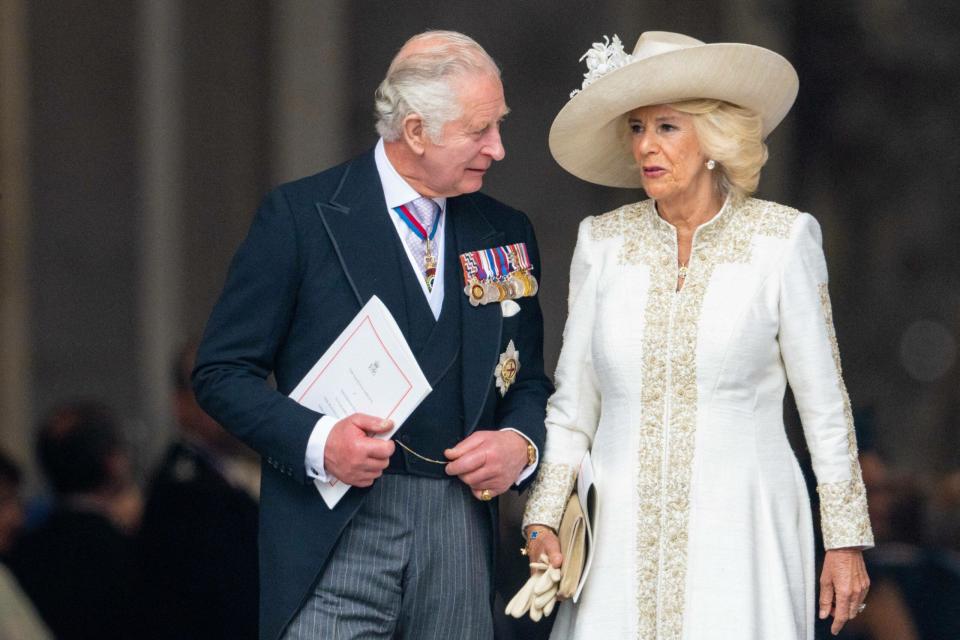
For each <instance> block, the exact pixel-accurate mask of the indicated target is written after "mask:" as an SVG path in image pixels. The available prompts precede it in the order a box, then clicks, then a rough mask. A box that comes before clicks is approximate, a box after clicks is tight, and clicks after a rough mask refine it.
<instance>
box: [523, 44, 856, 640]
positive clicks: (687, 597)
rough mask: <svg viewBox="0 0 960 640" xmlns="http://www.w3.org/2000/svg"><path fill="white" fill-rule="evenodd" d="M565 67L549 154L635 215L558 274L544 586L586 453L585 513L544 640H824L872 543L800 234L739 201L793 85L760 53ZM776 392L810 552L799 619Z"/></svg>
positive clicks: (592, 56)
mask: <svg viewBox="0 0 960 640" xmlns="http://www.w3.org/2000/svg"><path fill="white" fill-rule="evenodd" d="M584 57H585V58H586V59H587V66H588V72H587V73H586V74H585V80H584V82H583V87H582V89H581V90H579V91H575V92H574V94H572V97H571V100H570V101H569V102H568V103H567V105H566V106H565V107H564V108H563V109H562V110H561V111H560V113H559V114H558V115H557V118H556V120H555V121H554V123H553V127H552V129H551V131H550V149H551V152H552V153H553V156H554V157H555V158H556V160H557V162H559V163H560V165H561V166H563V167H564V168H565V169H566V170H567V171H569V172H570V173H572V174H574V175H575V176H578V177H580V178H582V179H584V180H587V181H589V182H594V183H597V184H602V185H609V186H617V187H634V188H635V187H643V189H644V191H646V193H647V195H648V196H649V197H650V199H649V200H645V201H643V202H638V203H636V204H630V205H626V206H624V207H621V208H619V209H617V210H615V211H611V212H609V213H606V214H603V215H599V216H592V217H588V218H587V219H586V220H584V221H583V222H582V223H581V225H580V230H579V235H578V238H577V247H576V250H575V252H574V256H573V263H572V266H571V270H570V297H569V316H568V318H567V324H566V329H565V331H564V342H563V350H562V352H561V355H560V360H559V363H558V365H557V372H556V383H557V391H556V393H555V394H554V396H553V397H552V398H551V399H550V403H549V405H548V411H547V434H548V435H547V443H546V448H545V451H544V454H543V457H542V463H541V465H540V470H539V477H538V480H537V483H536V484H535V485H534V488H533V490H532V491H531V495H530V499H529V502H528V504H527V508H526V513H525V517H524V529H525V533H526V534H527V536H528V551H529V553H530V555H531V556H532V557H534V558H539V557H540V555H541V554H542V553H545V554H547V555H548V556H549V558H550V561H551V563H552V564H554V565H555V566H558V565H559V562H560V559H561V555H560V553H559V546H558V542H557V538H556V536H555V535H554V531H555V530H556V528H557V525H558V523H559V521H560V517H561V513H562V511H563V507H564V505H565V503H566V500H567V497H568V496H569V495H570V493H571V491H572V489H573V486H574V478H575V475H576V472H577V469H578V467H579V464H580V461H581V458H582V457H583V455H584V453H585V452H586V451H588V450H589V451H590V454H591V457H592V461H593V468H594V472H595V485H596V487H597V494H598V509H597V512H596V516H595V517H596V520H595V540H594V543H595V547H594V555H593V560H592V566H591V569H590V574H589V577H588V578H587V579H586V583H585V586H584V588H583V591H582V593H581V594H580V596H579V598H578V600H577V602H576V603H572V602H566V603H564V604H563V605H562V606H561V607H560V611H559V614H558V616H559V617H558V620H557V621H556V625H555V627H554V631H553V637H554V638H608V639H613V638H617V639H619V638H642V639H654V638H656V639H673V638H676V639H680V638H688V639H705V638H716V639H723V640H730V639H736V640H745V639H756V640H791V639H794V638H800V639H807V638H813V633H814V631H813V628H814V618H815V615H817V614H819V616H820V617H821V618H825V617H826V616H828V615H832V616H833V617H834V620H833V627H832V630H833V632H834V633H837V632H838V631H839V629H840V627H842V626H843V624H844V622H845V621H846V620H848V619H849V618H852V617H853V616H855V615H856V614H857V612H858V611H859V610H861V609H862V608H863V606H864V604H863V599H864V598H865V596H866V591H867V588H868V585H869V581H868V578H867V575H866V571H865V569H864V566H863V559H862V555H861V550H862V549H865V548H868V547H870V546H872V544H873V537H872V533H871V530H870V523H869V519H868V516H867V506H866V499H865V494H864V488H863V481H862V479H861V475H860V467H859V464H858V462H857V447H856V439H855V436H854V431H853V423H852V418H851V411H850V401H849V399H848V397H847V392H846V389H845V387H844V383H843V379H842V377H841V370H840V358H839V354H838V350H837V342H836V337H835V334H834V328H833V321H832V317H831V310H830V299H829V296H828V293H827V271H826V264H825V262H824V256H823V251H822V249H821V237H820V227H819V225H818V224H817V222H816V220H814V218H813V217H812V216H810V215H809V214H806V213H801V212H799V211H796V210H794V209H791V208H789V207H786V206H783V205H780V204H776V203H773V202H765V201H762V200H757V199H754V198H751V197H750V194H751V193H753V192H754V191H755V189H756V187H757V182H758V180H759V177H760V170H761V167H762V166H763V164H764V162H765V161H766V159H767V150H766V146H765V144H764V142H763V140H764V138H765V137H766V136H767V135H768V134H769V133H770V132H771V131H772V130H773V128H774V127H776V125H777V124H779V122H780V121H781V120H782V119H783V117H784V116H785V115H786V113H787V111H788V110H789V109H790V106H791V105H792V104H793V101H794V98H795V97H796V94H797V86H798V83H797V75H796V72H795V71H794V69H793V67H792V66H791V65H790V63H789V62H787V61H786V60H785V59H784V58H782V57H781V56H779V55H778V54H776V53H774V52H772V51H769V50H767V49H763V48H760V47H755V46H751V45H746V44H732V43H726V44H704V43H703V42H700V41H699V40H695V39H693V38H689V37H687V36H682V35H679V34H673V33H664V32H648V33H644V34H643V35H642V36H640V40H639V42H638V43H637V46H636V48H635V49H634V51H633V54H632V55H628V54H626V53H625V52H624V51H623V48H622V46H621V45H620V42H619V39H617V38H616V37H614V40H613V42H609V41H606V42H604V43H598V44H595V45H594V46H593V48H592V49H591V50H590V51H588V52H587V54H586V55H585V56H584ZM788 382H789V384H790V387H791V389H792V390H793V394H794V397H795V398H796V402H797V405H798V407H799V409H800V416H801V419H802V422H803V428H804V433H805V436H806V441H807V445H808V447H809V450H810V454H811V457H812V460H813V468H814V471H815V473H816V476H817V483H818V486H817V491H818V493H819V499H820V517H821V525H822V531H823V542H824V545H825V548H826V549H827V553H826V559H825V561H824V566H823V570H822V574H821V577H820V584H821V587H822V588H821V594H822V595H821V597H820V598H819V603H818V604H816V606H815V587H814V583H815V575H814V540H813V525H812V515H811V511H810V503H809V500H808V498H807V492H806V487H805V483H804V479H803V476H802V475H801V472H800V468H799V466H798V464H797V461H796V458H795V457H794V454H793V452H792V450H791V448H790V445H789V444H788V442H787V437H786V434H785V431H784V424H783V398H784V391H785V386H786V384H787V383H788ZM534 533H535V534H536V535H534ZM531 536H532V539H531Z"/></svg>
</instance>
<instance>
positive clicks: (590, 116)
mask: <svg viewBox="0 0 960 640" xmlns="http://www.w3.org/2000/svg"><path fill="white" fill-rule="evenodd" d="M798 88H799V79H798V78H797V72H796V71H795V70H794V68H793V66H792V65H791V64H790V63H789V62H788V61H787V60H786V58H784V57H783V56H781V55H779V54H777V53H774V52H773V51H770V50H769V49H764V48H763V47H756V46H753V45H749V44H740V43H713V44H704V45H699V46H695V47H689V48H685V49H678V50H676V51H669V52H666V53H661V54H658V55H655V56H651V57H649V58H644V59H641V60H637V61H634V62H631V63H630V64H628V65H626V66H623V67H620V68H619V69H616V70H614V71H611V72H610V73H608V74H607V75H605V76H603V77H601V78H599V79H598V80H596V81H594V82H593V83H592V84H591V85H589V86H588V87H587V88H586V89H584V90H583V91H581V92H579V93H578V94H576V95H575V96H574V97H573V98H571V99H570V101H569V102H567V104H566V105H565V106H564V107H563V109H561V110H560V113H558V114H557V117H556V118H555V119H554V121H553V125H552V126H551V127H550V138H549V145H550V152H551V153H552V154H553V157H554V159H556V161H557V162H558V163H559V164H560V166H561V167H563V168H564V169H565V170H567V171H569V172H570V173H572V174H573V175H575V176H577V177H578V178H582V179H583V180H586V181H588V182H593V183H596V184H601V185H605V186H610V187H628V188H635V187H640V186H641V180H640V171H639V169H637V166H636V161H635V160H634V158H633V153H632V151H631V148H630V139H629V132H628V129H627V126H626V119H625V115H626V114H627V113H629V112H630V111H633V110H634V109H637V108H639V107H644V106H648V105H655V104H669V103H672V102H680V101H683V100H692V99H697V98H708V99H714V100H724V101H726V102H730V103H732V104H735V105H739V106H741V107H746V108H748V109H751V110H753V111H755V112H756V113H758V114H759V115H760V117H761V118H762V120H763V137H764V138H766V137H767V135H769V134H770V132H771V131H773V130H774V128H776V126H777V125H778V124H780V122H781V121H782V120H783V118H784V117H785V116H786V115H787V112H788V111H789V110H790V107H791V106H792V105H793V101H794V100H795V99H796V97H797V90H798Z"/></svg>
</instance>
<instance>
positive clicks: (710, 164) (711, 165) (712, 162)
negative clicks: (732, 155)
mask: <svg viewBox="0 0 960 640" xmlns="http://www.w3.org/2000/svg"><path fill="white" fill-rule="evenodd" d="M716 166H717V161H716V160H707V169H708V170H710V171H713V170H714V169H715V168H716Z"/></svg>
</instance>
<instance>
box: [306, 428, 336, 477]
mask: <svg viewBox="0 0 960 640" xmlns="http://www.w3.org/2000/svg"><path fill="white" fill-rule="evenodd" d="M335 424H337V419H336V418H334V417H332V416H323V417H321V418H320V419H319V420H317V424H316V425H315V426H314V427H313V431H312V432H311V433H310V439H309V440H307V456H306V467H307V477H308V478H316V479H317V480H319V481H320V482H329V481H330V480H331V477H330V476H328V475H327V470H326V469H325V468H324V466H323V452H324V450H325V449H326V447H327V436H329V435H330V431H331V430H332V429H333V426H334V425H335Z"/></svg>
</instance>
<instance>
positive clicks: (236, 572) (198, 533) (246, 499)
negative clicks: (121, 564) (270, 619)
mask: <svg viewBox="0 0 960 640" xmlns="http://www.w3.org/2000/svg"><path fill="white" fill-rule="evenodd" d="M195 356H196V346H195V345H193V344H188V345H186V346H185V347H184V348H183V349H181V350H180V352H179V353H178V354H177V357H176V361H175V363H174V367H173V381H174V387H175V389H174V397H173V402H174V408H175V413H176V419H177V427H178V435H177V438H176V440H175V441H174V442H173V443H171V444H170V446H169V448H168V449H167V451H166V453H165V455H164V457H163V460H162V462H161V463H160V465H159V467H158V468H157V469H156V471H155V473H154V475H153V479H152V480H151V483H150V486H149V488H148V492H147V501H146V508H145V510H144V516H143V525H142V527H141V530H140V540H139V542H140V544H139V552H140V556H141V563H142V572H143V584H144V595H145V599H144V605H145V609H146V611H147V612H148V615H149V617H151V618H153V619H154V622H153V623H152V624H151V625H150V628H147V629H144V637H149V638H177V639H178V640H188V639H190V638H198V639H199V638H203V639H205V640H212V639H216V638H231V639H232V640H243V639H245V638H256V637H257V598H258V588H259V587H258V571H257V510H258V507H257V501H256V498H255V495H256V489H257V487H258V485H259V470H258V467H257V465H258V463H257V461H256V458H255V456H254V455H253V453H252V452H250V450H249V449H247V448H246V447H244V446H243V445H241V444H240V442H239V441H238V440H236V439H235V438H233V436H231V435H230V434H228V433H227V432H226V431H224V430H223V428H222V427H221V426H220V425H219V424H217V423H216V422H215V421H214V420H213V418H211V417H210V416H208V415H207V414H206V413H204V411H203V410H202V409H201V408H200V407H199V406H198V405H197V401H196V399H195V398H194V395H193V391H192V390H191V388H190V371H191V369H192V368H193V360H194V357H195ZM246 470H250V471H252V475H253V478H252V482H251V481H250V480H249V478H250V476H251V474H250V473H247V472H246ZM248 487H249V488H248Z"/></svg>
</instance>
